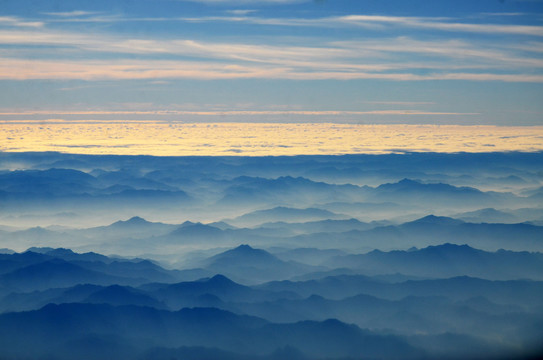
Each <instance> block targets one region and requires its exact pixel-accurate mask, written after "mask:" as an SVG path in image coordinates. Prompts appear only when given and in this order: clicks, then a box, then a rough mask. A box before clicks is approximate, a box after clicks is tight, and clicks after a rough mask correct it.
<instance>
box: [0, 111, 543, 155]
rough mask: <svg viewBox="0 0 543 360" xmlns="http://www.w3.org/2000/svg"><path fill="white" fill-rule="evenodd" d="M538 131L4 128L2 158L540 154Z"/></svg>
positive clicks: (133, 125)
mask: <svg viewBox="0 0 543 360" xmlns="http://www.w3.org/2000/svg"><path fill="white" fill-rule="evenodd" d="M542 150H543V126H532V127H521V126H518V127H498V126H459V125H352V124H323V123H318V124H307V123H303V124H269V123H268V124H262V123H163V122H151V121H96V122H93V121H85V122H69V121H62V120H58V121H16V122H9V121H4V122H1V123H0V151H6V152H23V151H59V152H66V153H78V154H117V155H157V156H187V155H209V156H216V155H242V156H268V155H273V156H278V155H328V154H330V155H336V154H381V153H391V152H401V151H414V152H423V151H431V152H490V151H542Z"/></svg>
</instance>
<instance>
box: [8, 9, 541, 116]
mask: <svg viewBox="0 0 543 360" xmlns="http://www.w3.org/2000/svg"><path fill="white" fill-rule="evenodd" d="M542 70H543V2H542V1H537V0H522V1H521V0H501V1H500V0H477V1H473V0H471V1H464V0H457V1H449V0H439V1H436V0H412V1H405V0H391V1H387V0H356V1H352V0H306V1H304V0H268V1H259V0H239V1H230V0H200V1H197V0H193V1H183V0H123V1H120V0H108V1H104V0H92V1H91V0H88V1H87V0H85V1H78V0H70V1H34V0H3V1H2V2H1V5H0V91H1V94H2V96H1V97H0V112H1V113H2V115H0V118H1V119H4V120H5V119H49V118H63V119H83V120H84V119H140V118H141V119H157V118H158V119H161V120H178V121H179V120H180V121H256V122H266V121H284V122H291V121H292V122H331V121H332V122H334V121H335V122H348V123H376V124H379V123H431V124H434V123H435V124H496V125H543V117H542V115H543V71H542Z"/></svg>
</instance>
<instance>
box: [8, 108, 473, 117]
mask: <svg viewBox="0 0 543 360" xmlns="http://www.w3.org/2000/svg"><path fill="white" fill-rule="evenodd" d="M32 115H196V116H260V115H302V116H342V115H402V116H404V115H440V116H441V115H448V116H466V115H479V114H478V113H462V112H439V111H424V110H412V109H403V110H370V111H344V110H324V111H312V110H230V111H229V110H221V111H186V110H153V111H124V110H122V111H99V110H94V111H92V110H91V111H55V110H40V111H25V112H0V116H32Z"/></svg>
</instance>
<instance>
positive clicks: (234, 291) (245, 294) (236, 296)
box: [141, 275, 297, 309]
mask: <svg viewBox="0 0 543 360" xmlns="http://www.w3.org/2000/svg"><path fill="white" fill-rule="evenodd" d="M141 289H142V290H144V291H146V292H147V293H148V294H150V295H151V296H153V297H154V298H156V299H158V300H160V301H162V302H164V303H166V304H167V305H168V306H169V307H170V308H171V309H178V308H181V307H187V306H198V305H199V304H200V301H201V300H202V297H203V296H208V295H212V296H215V297H217V298H218V299H220V300H222V301H229V302H244V301H266V300H271V299H277V298H278V297H286V298H293V297H296V296H297V295H295V294H293V293H291V292H281V291H280V292H277V293H270V292H267V291H261V290H258V289H253V288H251V287H248V286H244V285H240V284H237V283H235V282H233V281H232V280H230V279H228V278H227V277H225V276H223V275H215V276H213V277H212V278H205V279H201V280H198V281H188V282H181V283H177V284H149V285H144V286H142V287H141Z"/></svg>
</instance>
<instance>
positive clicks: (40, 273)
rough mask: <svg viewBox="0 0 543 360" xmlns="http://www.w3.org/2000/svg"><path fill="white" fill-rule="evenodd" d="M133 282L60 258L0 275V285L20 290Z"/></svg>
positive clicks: (132, 281)
mask: <svg viewBox="0 0 543 360" xmlns="http://www.w3.org/2000/svg"><path fill="white" fill-rule="evenodd" d="M134 282H135V281H134V280H133V279H129V278H121V277H116V276H111V275H107V274H103V273H99V272H96V271H92V270H88V269H85V268H83V267H81V266H78V265H75V264H72V263H69V262H66V261H64V260H61V259H53V260H47V261H44V262H40V263H36V264H33V265H29V266H26V267H23V268H19V269H17V270H14V271H12V272H9V273H6V274H3V275H1V276H0V286H1V287H4V288H9V289H13V290H22V291H32V290H45V289H48V288H56V287H68V286H73V285H76V284H89V283H90V284H100V285H107V284H116V283H122V284H131V283H134Z"/></svg>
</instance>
